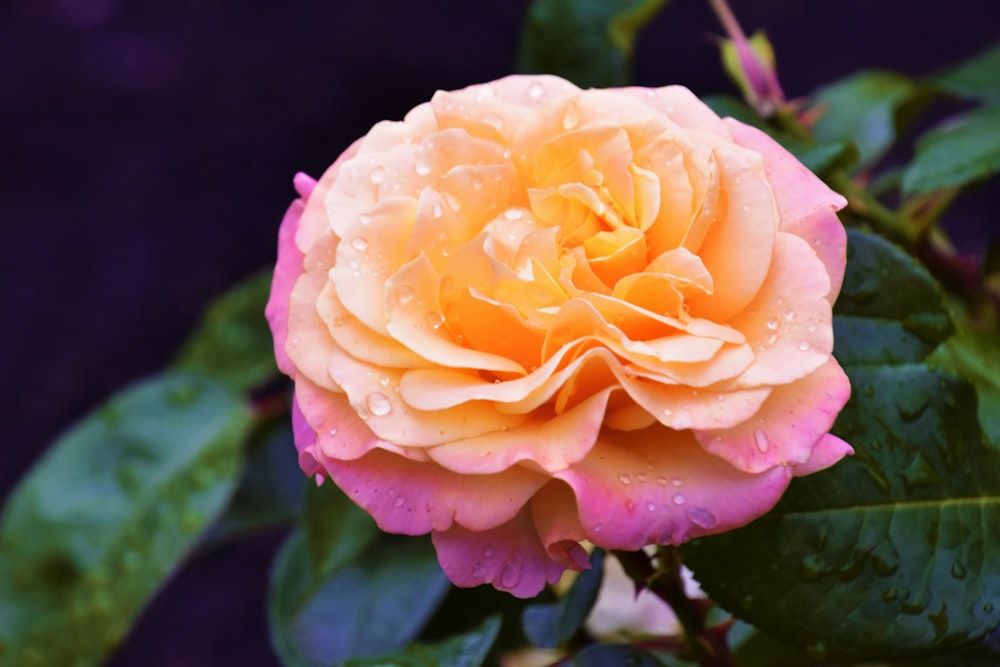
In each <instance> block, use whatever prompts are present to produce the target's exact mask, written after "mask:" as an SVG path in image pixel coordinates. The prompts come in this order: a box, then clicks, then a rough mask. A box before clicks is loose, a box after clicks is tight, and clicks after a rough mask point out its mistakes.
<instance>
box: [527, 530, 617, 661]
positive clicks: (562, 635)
mask: <svg viewBox="0 0 1000 667" xmlns="http://www.w3.org/2000/svg"><path fill="white" fill-rule="evenodd" d="M604 558H605V553H604V550H603V549H594V551H593V553H591V555H590V569H589V570H584V571H583V572H581V573H580V574H579V575H578V576H577V577H576V580H575V581H574V582H573V585H572V586H571V587H570V589H569V592H567V593H566V595H565V596H563V597H562V599H560V600H559V601H558V602H556V603H554V604H548V605H529V606H528V607H525V609H524V614H523V615H522V617H521V625H522V627H523V628H524V634H525V636H526V637H527V638H528V639H529V640H530V641H531V642H532V643H533V644H534V645H535V646H539V647H541V648H556V647H558V646H564V645H566V643H567V642H569V640H570V639H572V638H573V637H574V635H576V633H577V631H578V630H579V629H580V627H582V626H583V622H584V621H585V620H586V618H587V616H588V615H589V614H590V609H591V607H593V606H594V602H596V601H597V593H598V592H599V591H600V589H601V581H602V580H603V578H604Z"/></svg>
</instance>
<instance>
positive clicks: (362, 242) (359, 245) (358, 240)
mask: <svg viewBox="0 0 1000 667" xmlns="http://www.w3.org/2000/svg"><path fill="white" fill-rule="evenodd" d="M351 247H352V248H354V249H355V250H358V251H361V250H364V249H366V248H367V247H368V240H367V239H366V238H364V237H362V236H355V237H354V240H353V241H351Z"/></svg>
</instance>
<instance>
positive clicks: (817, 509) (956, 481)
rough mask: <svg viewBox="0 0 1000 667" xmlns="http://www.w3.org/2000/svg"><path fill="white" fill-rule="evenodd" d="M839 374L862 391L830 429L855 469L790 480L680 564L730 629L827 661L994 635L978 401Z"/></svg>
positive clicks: (992, 476)
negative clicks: (771, 505)
mask: <svg viewBox="0 0 1000 667" xmlns="http://www.w3.org/2000/svg"><path fill="white" fill-rule="evenodd" d="M846 370H847V372H848V375H849V376H850V379H851V382H852V384H853V386H855V387H859V386H871V387H872V389H873V391H872V392H871V393H870V395H868V393H866V392H855V394H854V395H853V396H852V398H851V400H850V401H849V402H848V404H847V406H845V408H844V410H843V412H842V413H841V415H840V417H839V418H838V420H837V422H836V424H835V425H834V429H833V430H834V433H836V434H837V435H839V436H840V437H842V438H844V439H845V440H847V441H848V442H850V443H852V444H853V445H854V447H855V449H856V450H857V453H856V454H855V456H853V457H848V458H846V459H844V460H843V461H842V462H840V463H838V464H837V465H835V466H833V467H832V468H830V469H829V470H825V471H823V472H820V473H816V474H814V475H810V476H807V477H803V478H800V479H795V480H793V481H792V483H791V485H790V487H789V489H788V491H787V492H786V494H785V495H784V497H783V498H782V500H781V501H780V502H779V503H778V505H777V506H776V507H775V509H774V510H772V511H771V512H770V513H769V514H767V515H765V516H764V517H762V518H761V519H758V520H757V521H755V522H753V523H751V524H750V525H748V526H746V527H744V528H740V529H737V530H734V531H730V532H728V533H724V534H721V535H717V536H712V537H706V538H699V539H697V540H694V541H692V542H691V543H689V544H688V545H686V546H684V547H682V553H683V554H684V557H685V563H687V564H688V565H689V566H691V568H692V569H693V570H694V572H695V576H696V577H697V578H698V580H699V581H700V582H701V584H702V586H703V588H704V589H705V591H706V592H707V593H708V594H709V596H710V597H711V598H712V599H713V600H715V601H717V602H719V603H720V604H722V605H723V606H725V607H726V608H727V609H730V610H731V611H733V613H734V614H736V615H737V616H739V617H740V618H743V619H745V620H747V621H748V622H751V623H753V624H755V625H758V626H759V627H761V628H763V629H764V630H765V631H767V632H769V633H772V634H774V635H775V636H776V637H779V638H781V639H783V640H785V641H788V642H791V643H794V644H796V645H798V646H800V647H802V648H804V649H805V648H808V646H810V645H813V644H816V643H817V642H823V643H824V645H825V651H826V653H827V657H829V658H831V659H833V658H840V659H844V658H850V659H856V660H866V661H876V660H881V659H887V658H897V657H903V656H920V655H929V654H933V653H936V652H941V651H946V650H952V649H957V648H958V647H960V646H963V645H967V644H972V643H974V642H977V641H979V640H980V639H981V638H982V637H983V636H984V635H986V634H987V633H988V632H991V631H992V630H993V629H994V628H995V627H997V626H998V625H1000V609H996V610H994V609H992V608H991V610H990V611H989V612H987V611H986V610H985V607H984V606H983V604H982V601H983V600H991V599H993V600H995V599H1000V551H998V550H997V549H996V548H995V547H994V544H995V540H996V535H998V534H1000V450H998V449H997V448H994V447H991V446H989V445H988V444H987V442H986V441H985V439H984V437H983V432H982V429H981V428H980V425H979V421H978V418H977V414H976V396H975V390H974V388H973V387H972V385H970V384H969V383H967V382H965V381H964V380H962V379H960V378H957V377H955V376H953V375H951V374H949V373H947V372H945V371H942V370H935V369H932V368H930V367H928V366H927V365H925V364H913V363H911V364H900V365H883V366H878V365H869V364H862V365H853V366H847V367H846ZM916 405H921V406H922V407H921V408H920V409H919V410H916V409H913V408H914V406H916ZM817 545H822V548H818V547H817ZM734 553H738V554H740V561H739V563H740V565H739V568H734V567H733V566H732V564H733V561H732V554H734ZM747 596H752V597H753V599H754V604H753V605H752V607H746V606H744V605H742V600H743V599H745V598H746V597H747ZM944 608H947V613H946V615H943V612H942V611H941V610H942V609H944ZM945 620H947V623H945Z"/></svg>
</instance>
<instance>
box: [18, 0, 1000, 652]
mask: <svg viewBox="0 0 1000 667" xmlns="http://www.w3.org/2000/svg"><path fill="white" fill-rule="evenodd" d="M528 4H529V3H528V0H477V1H476V2H472V1H470V0H422V1H419V2H418V1H414V0H364V1H361V0H353V1H346V0H287V1H286V2H283V3H275V2H269V1H265V0H239V1H237V0H173V1H172V2H149V1H147V2H141V1H140V0H5V1H4V2H0V170H2V173H0V220H2V222H3V228H2V229H3V231H2V236H0V238H2V240H0V243H2V247H3V259H2V260H0V313H3V315H2V317H3V319H4V321H5V322H6V325H4V327H3V330H4V338H3V340H4V341H6V342H5V343H4V352H3V353H2V354H0V379H2V381H3V383H4V385H3V392H4V395H6V396H7V398H6V399H5V400H6V401H7V402H6V404H5V407H4V410H3V412H2V415H3V419H2V420H0V429H2V434H3V444H2V447H3V449H2V452H3V453H2V455H0V498H3V497H5V496H6V495H7V493H8V492H9V491H10V489H11V488H12V487H13V485H14V484H15V483H16V481H17V479H18V478H19V477H20V476H21V475H23V474H24V472H25V471H26V470H27V469H28V467H29V466H30V465H31V463H32V461H33V460H34V459H36V458H37V457H38V456H39V455H40V454H41V453H42V451H43V450H44V448H45V447H46V445H47V444H48V443H49V442H50V441H51V440H52V439H53V438H54V437H55V436H56V435H57V434H58V433H59V432H60V431H62V430H63V429H65V428H66V427H67V426H68V425H69V424H71V423H72V422H73V421H74V420H75V419H77V418H79V417H80V416H82V415H83V414H85V413H86V412H87V411H89V410H90V409H92V408H93V407H94V406H96V405H97V404H99V403H100V402H101V401H102V399H104V398H105V397H107V396H108V395H109V394H110V393H112V392H113V391H114V390H115V389H117V388H118V387H120V386H121V385H122V384H124V383H127V382H130V381H133V380H136V379H138V378H140V377H142V376H144V375H146V374H148V373H151V372H154V371H156V370H158V369H160V368H162V367H163V366H164V365H165V364H166V362H167V361H168V360H169V359H170V357H171V356H172V354H173V353H174V351H175V350H176V349H177V347H178V346H179V344H180V343H181V342H182V341H183V340H184V338H185V336H186V334H187V333H188V332H189V330H190V329H191V328H192V327H193V326H194V324H195V323H196V322H197V320H198V318H199V315H200V313H201V312H202V310H203V309H204V307H205V306H206V304H207V303H208V302H209V301H210V300H211V299H212V297H213V296H215V295H217V294H218V293H220V292H221V291H223V290H224V289H225V288H226V287H228V286H229V285H231V284H232V283H234V282H236V281H237V280H239V279H240V278H241V277H243V276H245V275H247V274H248V273H250V272H252V271H253V270H255V269H258V268H260V267H263V266H265V265H267V264H269V263H271V262H273V259H274V253H275V239H276V233H277V226H278V222H279V221H280V219H281V215H282V212H283V211H284V209H285V207H286V206H287V205H288V203H289V202H290V200H291V199H292V198H293V197H294V191H293V190H292V186H291V179H292V175H293V174H294V173H295V172H296V171H298V170H303V171H306V172H308V173H310V174H312V175H314V176H319V175H320V174H321V173H322V171H323V170H324V169H325V167H326V166H327V165H328V164H329V163H330V162H332V161H333V159H334V158H335V157H336V156H337V155H338V154H339V153H340V151H342V150H343V149H344V148H346V147H347V146H348V144H350V143H351V142H352V141H353V140H354V139H355V138H357V137H358V136H360V135H362V134H364V133H365V132H366V131H367V130H368V128H369V127H370V126H371V125H372V124H373V123H374V122H376V121H378V120H380V119H384V118H388V119H398V118H400V117H402V116H403V115H404V114H405V112H406V111H407V110H408V109H410V108H411V107H413V106H415V105H416V104H418V103H420V102H423V101H425V100H427V99H429V98H430V96H431V95H432V93H433V92H434V91H435V90H436V89H440V88H443V89H450V88H458V87H463V86H466V85H468V84H472V83H476V82H481V81H485V80H489V79H494V78H498V77H500V76H503V75H505V74H508V73H511V72H512V71H513V69H514V59H515V54H516V49H517V45H518V39H519V33H520V28H521V25H522V23H523V20H524V16H525V13H526V11H527V7H528ZM731 4H732V7H733V9H734V11H735V12H736V14H737V16H738V17H739V18H740V20H741V22H742V23H743V25H744V27H745V28H746V29H747V30H748V32H749V31H752V30H755V29H757V28H765V29H766V30H767V32H768V35H769V37H770V38H771V41H772V43H773V44H774V47H775V50H776V53H777V58H778V73H779V76H780V79H781V82H782V85H783V87H784V90H785V92H786V94H787V95H788V96H789V97H796V96H800V95H805V94H807V93H809V92H810V91H811V90H813V89H814V88H815V87H817V86H819V85H821V84H824V83H828V82H830V81H832V80H834V79H836V78H838V77H842V76H845V75H847V74H850V73H853V72H855V71H857V70H859V69H862V68H878V69H889V70H895V71H901V72H904V73H908V74H912V75H926V74H930V73H932V72H933V71H935V70H936V69H939V68H941V67H943V66H945V65H947V64H949V63H952V62H954V61H956V60H959V59H962V58H964V57H967V56H970V55H972V54H974V53H975V52H977V51H979V50H982V49H983V48H984V47H986V46H988V45H989V44H991V43H993V42H996V41H997V40H998V39H1000V11H998V6H997V2H996V0H954V1H953V2H950V3H941V2H939V1H937V0H881V1H880V2H871V1H870V0H838V1H837V2H830V1H826V0H822V1H820V0H813V1H811V2H805V1H801V0H800V1H794V0H731ZM720 33H721V29H720V28H719V26H718V24H717V22H716V21H715V19H714V17H713V16H712V14H711V13H710V11H709V10H708V5H707V3H706V2H704V1H703V0H673V2H671V3H669V4H668V6H667V7H666V9H665V10H663V11H662V12H661V14H660V15H659V16H658V17H657V18H656V19H655V20H654V21H653V22H652V23H651V24H650V25H649V26H648V27H647V28H646V29H645V31H644V32H643V33H642V34H641V35H640V38H639V41H638V46H637V49H636V53H635V63H634V64H635V82H636V83H637V84H640V85H649V86H655V85H664V84H667V83H681V84H684V85H687V86H689V87H690V88H692V89H693V90H694V91H695V92H696V93H698V94H710V93H719V92H727V93H734V92H735V91H734V89H733V87H732V86H731V85H730V84H729V83H728V81H727V80H726V79H725V77H724V75H723V73H722V68H721V66H720V64H719V58H718V54H717V50H716V48H715V46H714V43H713V41H712V39H711V38H710V36H711V35H717V34H720ZM947 111H948V110H947V109H944V110H942V111H941V112H940V113H947ZM904 157H905V156H904ZM994 183H995V181H994ZM997 210H1000V193H998V192H997V188H996V187H995V186H994V187H993V189H992V191H991V190H989V189H987V188H986V187H979V188H977V189H976V190H974V191H973V192H972V193H971V194H969V195H966V196H965V197H964V199H960V201H959V204H958V205H956V207H955V208H954V209H953V210H952V211H951V212H950V213H949V214H948V217H947V219H948V220H949V221H950V224H951V225H952V232H953V234H954V235H955V238H956V241H957V242H958V243H959V245H960V246H961V247H963V248H964V249H966V250H969V251H973V252H975V251H981V250H982V249H983V248H984V247H985V243H986V241H987V239H988V238H989V237H990V236H993V237H995V236H996V233H995V231H993V229H995V224H996V223H995V220H996V217H995V216H996V213H995V211H997ZM289 455H290V456H292V455H293V454H292V452H291V451H290V452H289ZM280 538H281V535H280V534H276V533H273V532H272V533H267V534H263V535H259V536H257V537H254V538H251V539H249V540H246V541H244V542H241V543H239V544H236V545H232V546H228V547H225V548H223V549H221V550H218V551H215V552H213V553H211V554H210V555H208V556H206V557H204V558H201V559H199V560H197V561H196V562H193V563H191V564H189V565H188V566H187V567H186V568H185V569H184V570H183V571H182V572H181V573H179V574H178V575H177V576H175V577H174V578H173V579H172V580H171V581H170V583H169V584H168V585H167V587H166V589H165V590H163V591H162V592H161V594H160V595H159V596H158V597H157V598H156V600H155V601H154V602H153V603H152V605H151V606H150V607H149V608H148V609H147V610H146V612H145V613H144V614H143V616H142V618H141V620H140V622H139V624H138V625H137V627H136V628H135V630H134V632H133V633H132V635H131V636H130V637H129V638H128V639H127V641H126V643H125V645H124V646H123V647H122V650H121V651H120V653H119V654H118V655H117V656H116V658H115V659H114V660H113V662H112V665H116V666H125V665H138V664H142V665H146V666H157V665H164V666H166V665H230V664H241V665H247V666H251V667H253V666H256V665H276V664H277V660H276V658H274V657H273V656H272V653H271V650H270V648H269V645H268V639H267V624H266V618H265V605H264V601H265V598H266V587H267V568H268V565H269V561H270V558H271V555H272V553H273V551H274V549H275V548H276V546H277V545H278V543H279V542H280Z"/></svg>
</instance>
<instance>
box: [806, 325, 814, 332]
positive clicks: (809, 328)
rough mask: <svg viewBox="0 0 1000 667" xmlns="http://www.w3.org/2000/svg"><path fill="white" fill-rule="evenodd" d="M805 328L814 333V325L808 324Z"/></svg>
mask: <svg viewBox="0 0 1000 667" xmlns="http://www.w3.org/2000/svg"><path fill="white" fill-rule="evenodd" d="M806 329H807V330H808V331H809V333H814V332H815V331H816V325H815V324H810V325H809V326H807V327H806Z"/></svg>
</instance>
